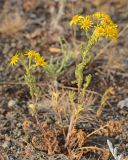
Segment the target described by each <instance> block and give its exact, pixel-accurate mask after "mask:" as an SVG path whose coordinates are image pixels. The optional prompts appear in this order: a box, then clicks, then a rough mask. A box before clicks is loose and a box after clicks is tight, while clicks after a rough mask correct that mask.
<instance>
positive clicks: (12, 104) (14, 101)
mask: <svg viewBox="0 0 128 160" xmlns="http://www.w3.org/2000/svg"><path fill="white" fill-rule="evenodd" d="M16 103H17V102H16V100H10V101H9V102H8V107H14V106H15V105H16Z"/></svg>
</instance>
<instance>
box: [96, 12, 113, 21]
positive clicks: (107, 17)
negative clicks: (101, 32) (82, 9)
mask: <svg viewBox="0 0 128 160" xmlns="http://www.w3.org/2000/svg"><path fill="white" fill-rule="evenodd" d="M93 17H94V18H95V19H97V20H101V19H102V18H105V19H108V20H110V19H111V18H110V16H109V15H108V14H106V13H103V12H96V13H94V14H93Z"/></svg>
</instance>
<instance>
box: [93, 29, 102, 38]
mask: <svg viewBox="0 0 128 160" xmlns="http://www.w3.org/2000/svg"><path fill="white" fill-rule="evenodd" d="M94 35H95V36H96V37H98V38H99V37H102V36H104V28H103V27H102V26H96V27H95V30H94Z"/></svg>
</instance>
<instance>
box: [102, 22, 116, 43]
mask: <svg viewBox="0 0 128 160" xmlns="http://www.w3.org/2000/svg"><path fill="white" fill-rule="evenodd" d="M104 34H105V37H106V38H108V39H112V40H113V41H114V40H117V38H118V29H117V25H116V24H110V25H106V26H105V27H104Z"/></svg>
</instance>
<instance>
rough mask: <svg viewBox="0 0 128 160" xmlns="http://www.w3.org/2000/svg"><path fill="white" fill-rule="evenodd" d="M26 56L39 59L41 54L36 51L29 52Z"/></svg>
mask: <svg viewBox="0 0 128 160" xmlns="http://www.w3.org/2000/svg"><path fill="white" fill-rule="evenodd" d="M25 55H26V56H28V58H37V57H39V56H40V54H39V53H38V52H36V51H34V50H29V51H27V53H26V54H25Z"/></svg>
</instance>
